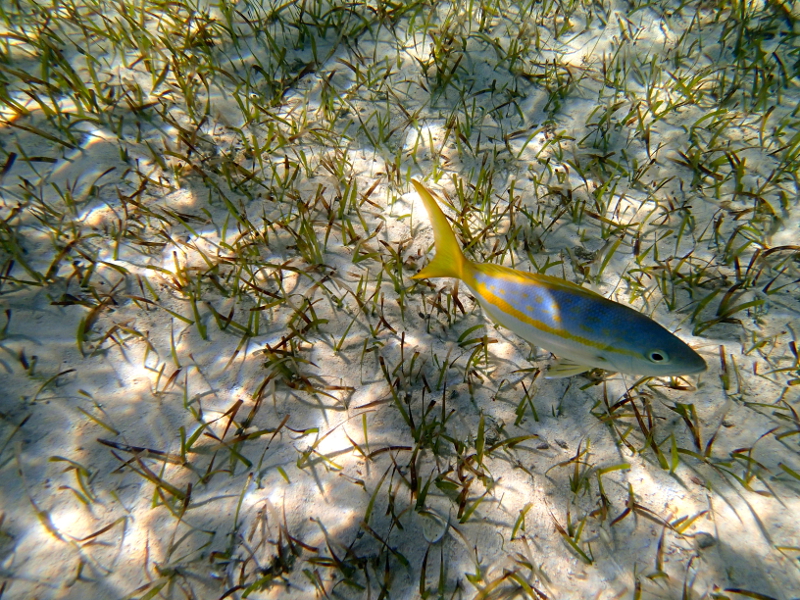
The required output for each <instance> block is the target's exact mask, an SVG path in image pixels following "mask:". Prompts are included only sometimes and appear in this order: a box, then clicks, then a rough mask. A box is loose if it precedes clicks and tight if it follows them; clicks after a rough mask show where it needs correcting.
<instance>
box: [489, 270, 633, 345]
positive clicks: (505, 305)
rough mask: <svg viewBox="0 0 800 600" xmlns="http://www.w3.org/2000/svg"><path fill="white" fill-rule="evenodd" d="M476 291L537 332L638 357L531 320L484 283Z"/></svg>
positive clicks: (490, 302)
mask: <svg viewBox="0 0 800 600" xmlns="http://www.w3.org/2000/svg"><path fill="white" fill-rule="evenodd" d="M476 291H477V292H478V293H479V294H480V296H481V298H483V299H484V300H486V301H487V302H489V304H492V305H493V306H496V307H497V308H498V309H499V310H502V311H503V312H504V313H506V314H507V315H510V316H512V317H514V318H515V319H517V320H519V321H522V322H523V323H527V324H528V325H530V326H531V327H534V328H535V329H538V330H539V331H544V332H545V333H549V334H551V335H555V336H557V337H560V338H562V339H566V340H569V341H572V342H577V343H579V344H583V345H584V346H591V347H592V348H598V349H599V350H606V351H611V352H616V353H617V354H626V355H629V356H638V354H637V353H636V352H633V351H631V350H623V349H621V348H614V347H611V346H604V345H602V344H601V343H599V342H593V341H592V340H589V339H587V338H584V337H580V336H577V335H573V334H571V333H569V332H567V331H564V330H562V329H554V328H553V327H550V326H549V325H547V324H545V323H542V322H541V321H537V320H536V319H532V318H531V317H529V316H528V315H526V314H525V313H523V312H521V311H519V310H518V309H516V308H514V307H513V306H511V305H510V304H509V303H508V302H506V301H505V300H503V299H502V298H499V297H497V296H495V295H494V294H491V293H489V291H488V288H487V287H486V284H484V283H480V284H478V287H477V288H476Z"/></svg>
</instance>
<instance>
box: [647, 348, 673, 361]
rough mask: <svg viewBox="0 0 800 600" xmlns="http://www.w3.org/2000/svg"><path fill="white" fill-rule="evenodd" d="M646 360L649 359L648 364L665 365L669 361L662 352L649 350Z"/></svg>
mask: <svg viewBox="0 0 800 600" xmlns="http://www.w3.org/2000/svg"><path fill="white" fill-rule="evenodd" d="M647 358H648V359H650V362H653V363H656V364H660V363H665V362H667V361H668V360H669V356H667V353H666V352H664V351H663V350H651V351H650V354H648V355H647Z"/></svg>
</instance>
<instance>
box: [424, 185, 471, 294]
mask: <svg viewBox="0 0 800 600" xmlns="http://www.w3.org/2000/svg"><path fill="white" fill-rule="evenodd" d="M411 183H413V184H414V187H415V188H416V190H417V193H419V195H420V197H421V198H422V202H423V203H424V204H425V209H426V210H427V211H428V216H430V219H431V225H432V226H433V239H434V241H435V245H436V254H435V255H434V257H433V260H432V261H431V262H430V263H428V266H426V267H425V268H424V269H422V271H420V272H419V273H417V274H416V275H413V276H412V279H430V278H432V277H456V278H458V279H463V278H464V269H465V267H466V266H467V264H468V261H467V258H466V257H465V256H464V253H463V252H462V251H461V247H460V246H459V245H458V241H457V240H456V235H455V234H454V233H453V228H452V227H450V223H448V222H447V218H446V217H445V216H444V213H443V212H442V209H441V208H439V205H438V204H437V203H436V200H434V199H433V196H432V195H431V193H430V192H429V191H428V190H427V189H426V188H425V186H424V185H422V184H421V183H420V182H419V181H417V180H416V179H412V180H411Z"/></svg>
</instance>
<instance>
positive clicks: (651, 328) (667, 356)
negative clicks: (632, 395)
mask: <svg viewBox="0 0 800 600" xmlns="http://www.w3.org/2000/svg"><path fill="white" fill-rule="evenodd" d="M635 321H636V322H635V323H632V324H631V325H632V327H630V328H629V329H627V330H626V331H625V333H624V335H621V336H619V337H618V338H617V339H616V340H615V343H614V344H612V345H610V346H609V347H608V348H606V351H604V352H601V353H600V356H601V360H602V362H604V363H607V364H608V365H609V366H608V367H606V368H607V369H608V370H610V371H617V372H619V373H629V374H635V375H642V376H649V377H669V376H674V375H694V374H696V373H700V372H702V371H705V370H706V369H707V368H708V365H706V361H705V360H703V357H702V356H700V355H699V354H698V353H697V352H695V351H694V350H693V349H692V348H690V347H689V345H688V344H686V343H685V342H684V341H683V340H681V339H680V338H678V337H677V336H675V335H673V334H672V333H670V332H669V331H667V330H666V329H665V328H663V327H662V326H661V325H659V324H658V323H656V322H655V321H651V320H650V319H647V318H642V319H636V320H635Z"/></svg>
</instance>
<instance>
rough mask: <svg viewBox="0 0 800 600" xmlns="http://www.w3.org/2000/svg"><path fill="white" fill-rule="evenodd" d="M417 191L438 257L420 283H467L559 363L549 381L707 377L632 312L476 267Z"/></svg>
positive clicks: (695, 358) (686, 353) (568, 287)
mask: <svg viewBox="0 0 800 600" xmlns="http://www.w3.org/2000/svg"><path fill="white" fill-rule="evenodd" d="M411 183H413V184H414V187H415V188H416V190H417V192H418V193H419V195H420V197H421V198H422V202H423V203H424V204H425V208H426V210H427V211H428V215H429V216H430V220H431V224H432V226H433V236H434V241H435V250H436V252H435V255H434V257H433V260H431V262H430V263H429V264H428V265H427V266H426V267H425V268H424V269H422V270H421V271H420V272H419V273H417V274H416V275H414V276H413V279H432V278H436V277H454V278H456V279H460V280H461V281H463V282H464V283H465V284H466V285H467V286H468V287H469V289H470V291H471V292H472V294H473V295H474V296H475V298H477V300H478V303H479V304H480V305H481V308H483V311H484V312H485V313H486V314H487V315H488V316H489V317H490V318H491V319H492V320H493V321H494V322H495V323H498V324H499V325H502V326H503V327H505V328H506V329H509V330H511V331H513V332H514V333H516V334H517V335H518V336H520V337H521V338H522V339H524V340H526V341H528V342H530V343H531V344H534V345H535V346H540V347H542V348H545V349H547V350H549V351H551V352H553V353H554V354H555V355H556V356H558V357H559V358H560V360H559V361H558V362H557V363H555V364H554V365H553V366H551V367H550V370H549V371H548V373H547V378H549V379H555V378H559V377H570V376H572V375H578V374H580V373H584V372H586V371H589V370H590V369H593V368H601V369H605V370H607V371H617V372H619V373H627V374H631V375H643V376H657V377H662V376H668V375H691V374H693V373H699V372H701V371H705V370H706V362H705V361H704V360H703V358H702V357H701V356H700V355H699V354H697V352H695V351H694V350H692V349H691V348H690V347H689V346H687V345H686V344H685V343H684V342H683V341H681V340H680V339H678V338H677V337H675V336H674V335H672V334H671V333H670V332H669V331H667V330H666V329H664V328H663V327H662V326H661V325H659V324H658V323H656V322H655V321H653V320H652V319H650V318H648V317H646V316H644V315H643V314H641V313H639V312H637V311H635V310H634V309H632V308H629V307H627V306H624V305H622V304H619V303H618V302H613V301H612V300H608V299H607V298H604V297H603V296H601V295H599V294H596V293H594V292H592V291H591V290H588V289H586V288H583V287H581V286H579V285H577V284H574V283H571V282H569V281H566V280H565V279H559V278H557V277H551V276H550V275H541V274H538V273H528V272H525V271H517V270H515V269H509V268H508V267H503V266H500V265H493V264H489V263H481V264H478V263H475V262H472V261H471V260H469V259H468V258H467V257H466V256H464V253H463V252H462V251H461V247H460V246H459V245H458V241H457V240H456V236H455V233H453V229H452V227H451V226H450V223H448V221H447V218H446V217H445V216H444V213H443V212H442V209H441V208H439V205H438V204H437V202H436V200H434V198H433V196H432V195H431V193H430V192H429V191H428V190H427V189H426V188H425V186H423V185H422V184H421V183H420V182H419V181H416V180H412V181H411Z"/></svg>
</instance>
